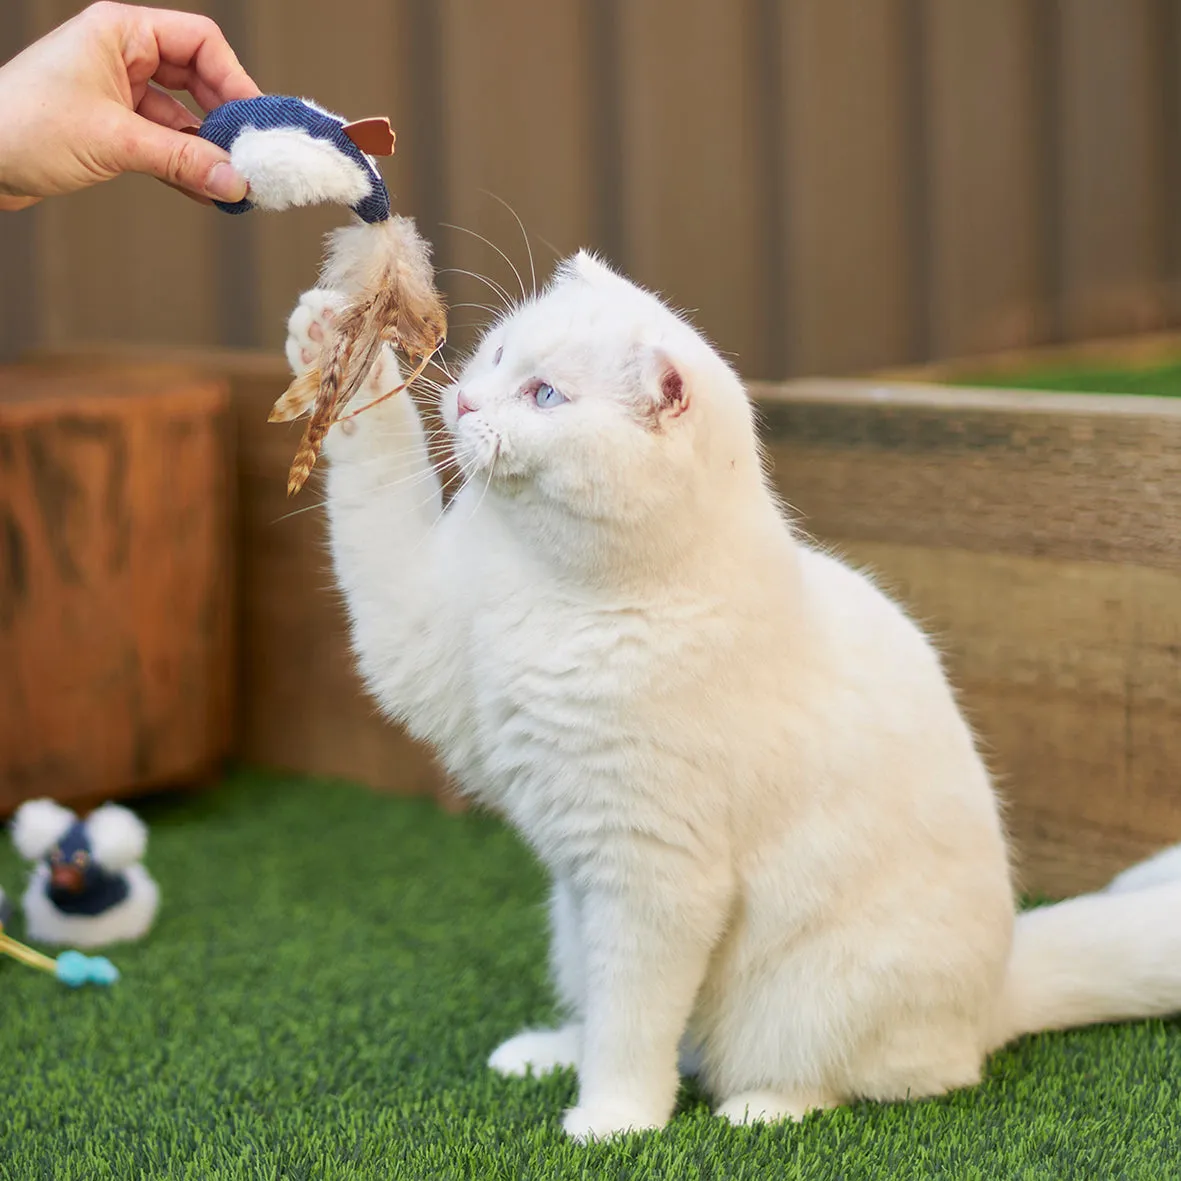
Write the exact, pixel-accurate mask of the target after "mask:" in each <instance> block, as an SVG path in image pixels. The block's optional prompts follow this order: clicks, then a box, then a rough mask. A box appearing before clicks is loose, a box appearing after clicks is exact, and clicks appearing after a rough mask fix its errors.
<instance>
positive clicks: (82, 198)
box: [0, 0, 1181, 378]
mask: <svg viewBox="0 0 1181 1181" xmlns="http://www.w3.org/2000/svg"><path fill="white" fill-rule="evenodd" d="M188 6H189V7H191V8H195V9H199V10H202V11H204V12H207V13H208V14H209V15H211V16H213V17H214V18H216V19H217V20H218V21H219V22H220V23H221V25H222V27H223V28H224V30H225V31H226V33H227V35H228V36H229V38H230V39H231V41H232V42H233V44H234V45H235V47H236V48H237V50H238V52H239V55H240V56H241V58H242V59H243V61H244V63H245V65H246V66H247V68H248V69H249V70H250V71H251V72H252V74H253V75H254V77H255V78H256V79H257V81H258V82H259V84H260V85H261V86H262V88H263V89H264V90H266V91H271V92H279V93H295V94H300V95H304V96H307V97H310V98H314V99H315V100H317V101H318V102H320V103H322V104H323V105H326V106H328V107H330V108H332V109H334V110H336V111H338V112H340V113H342V114H344V115H346V116H347V117H349V118H359V117H362V116H366V115H374V114H389V116H390V117H391V119H392V122H393V125H394V127H395V128H396V130H397V135H398V144H397V154H396V156H395V157H394V158H393V159H391V160H389V161H386V162H385V172H386V176H387V179H388V181H389V183H390V188H391V191H392V193H393V195H394V198H395V203H396V207H397V209H398V210H399V211H400V212H402V213H406V214H411V215H413V216H415V217H417V218H418V219H419V221H420V223H421V224H422V226H423V228H424V230H425V232H426V233H427V235H428V236H429V237H430V238H431V239H432V240H433V241H434V242H435V244H436V250H437V257H438V260H439V265H440V267H441V268H444V274H443V275H442V276H441V279H442V283H443V285H444V287H445V289H446V290H447V292H448V294H449V295H450V297H451V299H452V301H453V302H454V303H457V304H460V303H478V304H487V305H489V306H491V305H493V304H495V302H496V300H495V296H494V295H493V293H492V292H491V291H490V289H488V288H487V287H486V286H483V285H481V284H480V283H479V282H478V281H477V280H474V279H471V278H469V277H467V276H465V275H462V274H458V273H455V272H450V271H449V270H448V268H453V267H454V268H463V269H466V270H470V271H475V272H480V273H484V274H488V275H490V276H492V277H493V278H494V279H495V280H496V281H498V282H500V283H503V284H505V285H506V286H508V287H509V288H510V289H514V290H515V289H516V284H517V281H516V279H515V278H514V277H513V275H512V272H511V270H510V269H509V268H508V267H507V266H506V264H505V263H504V262H503V260H501V259H500V258H499V257H498V256H497V254H496V253H495V252H494V251H493V250H492V249H490V248H489V247H487V246H486V245H484V244H483V243H481V242H480V241H478V240H477V239H476V238H474V237H471V236H470V235H469V234H468V233H465V232H463V231H462V230H457V229H452V228H447V227H448V226H451V225H454V226H460V227H464V230H468V231H473V232H475V233H478V234H482V235H484V236H485V237H487V238H489V239H491V240H492V241H493V242H494V243H495V244H496V245H497V246H498V247H500V249H502V250H504V251H505V252H506V253H507V254H508V255H510V256H511V258H512V259H513V261H514V262H515V264H516V266H517V268H518V270H519V271H520V272H521V273H522V275H523V276H524V279H525V282H526V284H528V283H529V282H530V277H529V263H528V258H527V253H526V249H525V246H524V243H523V240H522V238H521V234H520V231H519V229H518V227H517V225H516V222H515V221H514V219H513V217H512V215H511V214H510V213H509V212H508V210H506V208H504V206H502V205H501V204H500V203H499V202H498V201H497V200H496V199H495V198H499V199H500V200H502V201H504V202H507V203H508V204H509V205H510V206H511V207H512V208H513V209H514V210H515V211H516V213H517V214H519V216H520V218H521V220H522V221H523V223H524V225H525V227H526V229H527V231H528V233H529V237H530V241H531V243H532V248H533V254H534V258H535V263H536V269H537V272H538V277H539V278H540V277H541V276H542V275H544V274H548V272H549V271H550V269H551V267H552V265H553V262H554V258H555V252H556V253H559V254H566V253H568V252H570V251H573V250H574V249H576V248H578V247H580V246H589V247H592V248H594V249H596V250H598V251H600V252H601V253H603V254H604V255H605V256H606V257H607V258H608V259H610V260H611V261H613V262H614V263H616V264H618V265H619V266H621V267H622V268H623V269H624V270H626V271H627V272H628V273H629V274H630V275H631V276H633V277H634V278H636V279H638V280H639V281H641V282H643V283H645V284H647V285H651V286H653V287H655V288H657V289H659V290H660V291H661V292H663V293H664V294H665V295H666V296H667V297H669V298H670V299H671V300H672V301H674V302H675V303H676V304H678V305H680V306H682V307H685V308H688V309H691V310H692V311H693V313H694V316H695V318H696V320H697V322H698V323H699V325H700V326H701V327H702V328H703V329H704V330H705V331H706V333H707V334H708V335H709V336H711V338H713V339H714V340H715V342H716V343H717V344H718V345H719V347H720V348H722V349H724V350H726V351H728V352H730V353H732V354H734V355H735V358H736V361H737V364H738V366H739V368H740V369H741V371H742V372H743V373H744V374H745V375H746V376H748V377H751V378H784V377H788V376H795V375H801V374H815V373H850V372H856V371H862V370H866V369H871V368H874V367H880V366H890V365H896V364H904V363H912V362H917V361H923V360H927V359H932V358H941V357H949V356H963V355H968V354H976V353H982V352H988V351H992V350H997V349H1004V348H1012V347H1019V346H1025V345H1031V344H1038V343H1042V342H1051V341H1069V340H1076V339H1079V338H1083V337H1090V336H1096V335H1110V334H1118V333H1124V332H1131V331H1139V330H1145V329H1153V328H1158V327H1162V326H1167V325H1171V324H1174V323H1176V321H1177V320H1178V315H1179V310H1181V291H1179V288H1178V281H1179V277H1181V275H1179V270H1181V241H1179V233H1181V230H1179V223H1178V217H1177V211H1178V209H1179V208H1181V191H1179V189H1181V171H1179V168H1181V165H1179V161H1181V79H1179V77H1178V58H1179V55H1181V4H1179V3H1178V0H1061V2H1059V3H1053V2H1051V0H725V2H723V0H512V2H501V3H482V4H480V3H474V2H471V0H469V2H466V3H465V2H463V0H333V2H332V3H324V2H323V0H190V2H189V5H188ZM80 7H82V5H81V4H79V3H76V2H75V0H3V18H2V20H0V56H3V57H7V56H9V55H10V54H11V53H13V52H15V51H16V50H17V49H18V48H19V47H21V46H22V45H23V44H25V43H27V42H28V41H29V40H31V39H32V38H34V37H35V36H37V35H39V34H41V33H43V32H45V31H46V30H48V29H49V28H50V27H52V26H53V25H55V24H57V23H59V22H60V21H61V20H63V19H65V18H66V17H67V16H69V15H70V14H71V13H73V12H74V11H76V10H77V9H79V8H80ZM490 194H494V195H495V196H492V195H490ZM342 220H343V211H342V210H338V209H328V210H323V209H321V210H312V211H298V212H294V213H290V214H284V215H282V216H276V215H262V214H258V215H254V216H249V217H245V218H230V217H227V216H224V215H222V214H219V213H217V212H215V211H212V210H209V209H205V208H200V207H198V206H195V205H190V204H189V203H188V202H185V201H183V200H180V199H178V198H177V195H176V194H175V193H173V192H171V191H169V190H167V189H165V188H163V187H162V186H160V185H158V184H156V183H155V182H152V181H150V180H147V179H141V178H130V179H125V180H122V181H120V182H118V183H117V184H114V185H109V186H103V187H102V188H101V189H98V190H93V191H90V192H86V193H82V194H79V195H77V196H74V197H69V198H66V199H60V200H56V201H52V202H49V203H47V204H45V205H44V206H42V207H41V208H38V209H36V210H33V211H30V212H28V213H25V214H21V215H9V216H7V217H5V218H3V219H0V260H2V272H0V353H3V354H5V355H9V356H11V355H14V354H15V353H17V352H18V351H20V350H21V349H23V348H25V347H28V346H30V345H31V346H48V347H57V346H61V345H73V344H77V343H85V342H89V341H97V340H102V341H129V342H138V343H150V344H170V345H173V344H175V345H196V346H204V345H230V346H256V347H262V348H265V349H267V350H272V351H275V352H276V353H278V352H279V350H280V349H281V346H282V336H283V323H284V319H285V316H286V314H287V311H288V310H289V308H290V307H291V306H292V304H293V303H294V301H295V299H296V297H297V295H298V293H299V292H300V291H301V290H302V289H304V288H306V287H308V286H310V285H311V284H312V283H313V281H314V279H315V275H316V269H317V266H318V264H319V261H320V257H321V241H320V236H321V234H322V232H323V231H325V230H327V229H328V228H330V227H331V226H333V225H336V224H339V223H340V222H341V221H342ZM484 314H485V313H484V312H483V311H482V310H481V309H479V308H457V310H456V312H455V315H454V317H453V318H454V321H455V324H456V325H457V326H463V325H466V324H469V323H471V322H474V321H478V320H479V319H481V318H482V317H483V316H484ZM459 335H460V333H459V332H456V333H454V334H453V336H459Z"/></svg>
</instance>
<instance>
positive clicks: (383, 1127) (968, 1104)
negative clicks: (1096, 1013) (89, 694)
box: [0, 774, 1181, 1181]
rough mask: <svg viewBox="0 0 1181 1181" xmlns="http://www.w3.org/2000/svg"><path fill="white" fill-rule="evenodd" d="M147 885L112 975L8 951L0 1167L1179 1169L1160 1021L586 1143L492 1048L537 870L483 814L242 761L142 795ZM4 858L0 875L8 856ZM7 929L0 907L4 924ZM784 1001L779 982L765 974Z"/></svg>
mask: <svg viewBox="0 0 1181 1181" xmlns="http://www.w3.org/2000/svg"><path fill="white" fill-rule="evenodd" d="M140 811H141V814H143V815H144V816H145V818H146V819H147V820H148V822H149V824H150V825H151V841H150V847H149V857H148V863H149V866H150V868H151V869H152V871H153V872H154V873H155V874H156V876H157V877H158V879H159V881H160V883H161V887H162V893H163V905H162V908H161V913H160V917H159V919H158V922H157V926H156V928H155V929H154V930H153V931H152V932H151V933H150V935H149V936H148V938H147V939H146V940H145V941H144V942H143V943H141V944H139V945H135V946H131V947H127V948H120V949H115V950H112V951H111V952H110V954H111V958H112V959H114V960H115V962H116V963H117V964H118V965H119V967H120V968H121V969H122V971H123V973H124V977H123V979H122V980H121V981H120V982H119V983H118V984H117V985H116V986H115V987H114V988H113V989H111V990H110V991H107V992H104V991H99V990H93V989H88V990H85V991H80V992H72V991H70V990H68V989H66V988H65V987H64V986H62V985H59V984H57V983H56V982H55V981H53V980H51V979H50V978H49V977H47V976H43V975H42V974H40V973H38V972H34V971H31V970H29V969H27V968H23V967H20V966H18V965H16V964H12V963H8V962H7V961H5V962H2V963H0V978H2V980H3V985H2V987H3V989H4V992H5V994H6V995H5V998H4V1006H3V1009H2V1010H0V1012H2V1013H3V1021H2V1024H0V1062H2V1063H3V1067H2V1069H0V1176H2V1177H4V1178H13V1179H19V1181H32V1179H35V1178H52V1179H53V1181H102V1179H103V1178H117V1179H118V1181H132V1179H139V1178H144V1179H152V1181H157V1179H160V1181H162V1179H171V1178H192V1179H194V1181H220V1179H221V1178H268V1179H278V1178H284V1179H288V1178H308V1179H313V1178H314V1179H316V1181H320V1179H325V1181H330V1179H337V1178H339V1179H344V1178H349V1179H352V1178H357V1179H368V1178H373V1179H375V1181H376V1179H378V1178H380V1179H381V1181H390V1179H394V1178H412V1179H414V1181H425V1179H428V1178H447V1179H450V1178H471V1179H473V1181H496V1179H500V1178H506V1179H507V1178H513V1179H516V1178H547V1179H548V1178H596V1179H597V1178H606V1179H611V1178H650V1177H656V1178H665V1177H667V1178H678V1179H682V1178H683V1179H685V1181H693V1179H695V1178H752V1179H753V1178H778V1177H784V1178H795V1177H800V1178H815V1179H817V1181H819V1179H821V1178H823V1179H829V1178H838V1177H841V1178H861V1177H865V1178H888V1179H894V1178H900V1179H909V1178H927V1177H946V1178H954V1179H955V1181H1000V1179H1009V1178H1022V1179H1031V1178H1053V1179H1055V1181H1061V1179H1064V1178H1071V1177H1079V1178H1088V1179H1092V1181H1094V1179H1098V1181H1104V1179H1108V1178H1144V1179H1146V1181H1147V1179H1152V1181H1161V1179H1163V1178H1170V1177H1176V1176H1178V1175H1181V1108H1179V1102H1181V1085H1179V1080H1181V1024H1179V1023H1177V1022H1159V1021H1153V1022H1145V1023H1143V1024H1140V1025H1135V1026H1128V1027H1123V1028H1100V1029H1092V1030H1085V1031H1079V1032H1073V1033H1069V1034H1053V1035H1044V1036H1041V1037H1036V1038H1031V1039H1028V1040H1026V1041H1024V1042H1022V1043H1021V1044H1019V1045H1017V1046H1016V1047H1014V1048H1013V1049H1011V1050H1008V1051H1006V1052H1004V1053H1001V1054H999V1055H997V1056H996V1057H995V1059H994V1060H993V1062H992V1065H991V1068H990V1071H989V1076H988V1079H987V1081H986V1082H985V1083H984V1085H982V1086H980V1087H978V1088H976V1089H974V1090H971V1091H967V1092H963V1093H960V1094H956V1095H953V1096H951V1097H948V1098H945V1099H941V1100H937V1101H929V1102H923V1103H915V1104H910V1105H906V1104H901V1105H896V1106H876V1105H872V1104H859V1105H857V1106H854V1107H851V1108H847V1109H844V1110H839V1111H833V1112H825V1113H822V1114H819V1115H815V1116H812V1117H810V1118H809V1119H808V1120H806V1121H805V1122H804V1123H803V1124H800V1125H797V1126H786V1127H770V1128H755V1129H733V1128H730V1127H729V1126H727V1125H724V1124H723V1123H721V1122H720V1121H718V1120H715V1119H714V1118H713V1117H711V1116H710V1114H709V1109H708V1107H707V1106H706V1105H705V1103H704V1102H703V1100H702V1098H701V1096H700V1095H699V1094H697V1093H696V1092H695V1091H694V1090H693V1089H692V1088H686V1089H685V1090H684V1091H683V1093H682V1099H681V1104H680V1108H679V1112H678V1114H677V1116H676V1118H675V1119H674V1121H673V1123H672V1124H671V1126H670V1127H669V1128H668V1129H666V1130H665V1131H663V1132H661V1133H658V1134H652V1135H647V1136H635V1137H631V1138H629V1139H627V1140H624V1141H622V1142H620V1143H616V1144H609V1145H597V1146H592V1147H590V1148H580V1147H578V1146H576V1145H573V1144H570V1143H567V1142H566V1140H565V1139H564V1138H563V1136H562V1133H561V1131H560V1129H559V1124H558V1120H559V1116H560V1113H561V1111H562V1109H563V1107H565V1106H566V1105H568V1104H569V1103H571V1102H572V1100H573V1097H574V1090H575V1084H574V1079H573V1077H572V1076H571V1075H570V1074H562V1075H560V1076H559V1077H556V1078H551V1079H549V1080H546V1081H534V1080H514V1081H508V1080H504V1079H500V1078H497V1077H495V1076H494V1075H492V1074H491V1073H490V1072H489V1071H488V1070H487V1069H486V1068H485V1066H484V1061H485V1059H486V1057H487V1055H488V1053H489V1051H490V1050H492V1049H493V1047H494V1046H496V1045H497V1043H498V1042H499V1041H500V1040H501V1039H502V1038H504V1037H506V1036H508V1035H510V1034H512V1033H515V1032H516V1031H517V1030H518V1029H520V1028H521V1027H522V1026H523V1025H524V1024H526V1023H527V1022H537V1021H545V1020H547V1019H549V1018H550V1017H551V1016H552V1011H551V1000H550V992H549V989H548V986H547V984H546V981H545V972H544V948H545V938H544V913H543V909H542V905H541V903H542V899H543V889H544V884H543V879H542V875H541V873H540V872H539V871H538V869H537V867H536V866H535V864H534V862H533V861H532V859H531V858H530V856H529V855H528V854H527V852H526V851H525V850H524V849H523V848H522V846H521V845H520V844H519V843H518V841H517V840H516V839H515V838H514V837H513V836H512V835H511V834H510V833H508V832H507V831H506V830H505V829H504V828H503V827H502V826H501V825H499V824H498V823H496V822H495V821H493V820H491V819H488V818H486V817H479V816H462V817H454V816H448V815H445V814H443V813H441V812H439V811H438V810H436V808H435V807H434V806H433V805H432V804H430V803H428V802H425V801H413V800H411V801H407V800H398V799H392V798H389V797H382V796H377V795H372V794H370V793H368V792H365V791H362V790H360V789H357V788H352V787H344V786H339V785H328V784H321V783H313V782H308V781H306V780H291V779H286V778H283V777H279V776H273V775H250V774H239V775H237V776H234V777H233V778H232V779H231V780H230V781H229V782H228V783H227V784H226V785H225V786H223V787H221V788H219V789H218V790H216V791H213V792H211V793H209V794H206V795H200V796H189V797H180V798H172V799H168V800H160V801H153V802H151V803H149V804H145V805H143V806H141V808H140ZM0 882H3V883H4V884H5V885H6V886H7V887H8V889H9V892H10V893H15V892H17V887H18V885H19V882H20V874H19V871H18V866H17V862H16V860H15V858H14V856H13V854H12V851H11V849H10V848H8V847H7V846H6V847H5V848H4V850H3V852H2V853H0ZM16 933H18V934H19V922H18V924H17V931H16ZM784 1003H785V1004H790V1003H791V998H790V997H785V998H784Z"/></svg>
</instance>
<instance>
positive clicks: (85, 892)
mask: <svg viewBox="0 0 1181 1181" xmlns="http://www.w3.org/2000/svg"><path fill="white" fill-rule="evenodd" d="M12 836H13V843H14V844H15V845H16V848H17V852H19V853H20V855H21V856H22V857H24V858H25V859H26V860H27V861H32V862H35V864H34V866H33V871H32V875H31V877H30V879H29V885H28V888H27V889H26V890H25V893H24V897H23V898H22V906H23V908H24V912H25V927H26V931H27V934H28V936H29V938H30V939H34V940H37V941H39V942H41V943H51V944H58V945H62V944H68V945H70V946H71V947H105V946H107V945H108V944H112V943H124V942H129V941H131V940H135V939H139V938H141V937H142V936H143V935H145V934H146V933H147V932H148V930H149V928H150V927H151V925H152V922H153V920H154V919H155V917H156V910H157V907H158V905H159V901H160V895H159V889H158V887H157V885H156V882H155V881H154V879H153V878H152V877H151V875H150V874H149V873H148V871H147V869H145V868H144V866H143V865H142V864H141V861H142V858H143V856H144V853H145V851H146V849H147V829H146V828H145V827H144V824H143V822H142V821H141V820H140V819H139V818H138V817H137V816H136V815H135V814H134V813H132V812H130V811H129V810H128V809H127V808H124V807H121V806H120V805H118V804H106V805H104V806H103V807H101V808H98V809H97V810H96V811H94V812H92V813H91V814H90V815H89V816H88V817H87V818H86V819H85V820H80V819H79V818H78V816H77V815H76V814H75V813H74V812H72V811H70V810H69V809H68V808H63V807H62V806H61V805H60V804H58V803H55V802H54V801H53V800H48V799H45V800H30V801H29V802H28V803H25V804H22V805H21V807H20V808H18V809H17V812H16V815H15V817H14V818H13V825H12Z"/></svg>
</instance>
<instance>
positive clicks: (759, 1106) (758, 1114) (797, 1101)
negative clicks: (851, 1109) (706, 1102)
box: [714, 1091, 840, 1124]
mask: <svg viewBox="0 0 1181 1181" xmlns="http://www.w3.org/2000/svg"><path fill="white" fill-rule="evenodd" d="M839 1106H840V1100H839V1099H835V1098H833V1097H832V1096H831V1095H825V1094H823V1093H821V1092H814V1093H804V1092H800V1093H799V1094H789V1093H787V1092H785V1091H744V1092H742V1093H741V1094H739V1095H732V1096H731V1097H730V1098H729V1099H727V1100H725V1102H723V1103H721V1104H719V1106H718V1109H717V1111H716V1112H715V1113H714V1114H715V1115H720V1116H721V1117H722V1118H723V1119H726V1120H729V1121H730V1123H732V1124H770V1123H782V1122H788V1121H795V1120H801V1119H803V1118H804V1116H806V1115H807V1114H808V1113H809V1112H810V1111H823V1110H825V1109H826V1108H829V1107H839Z"/></svg>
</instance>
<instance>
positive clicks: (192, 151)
mask: <svg viewBox="0 0 1181 1181" xmlns="http://www.w3.org/2000/svg"><path fill="white" fill-rule="evenodd" d="M128 117H129V119H130V120H131V121H132V122H131V125H130V126H129V127H128V128H126V129H125V138H124V143H125V145H126V146H125V149H124V158H123V159H122V160H121V161H119V163H120V165H121V167H122V170H123V171H125V172H143V173H146V174H147V175H148V176H154V177H156V178H157V179H158V180H162V181H164V182H165V183H166V184H170V185H173V186H174V187H176V188H181V189H187V190H189V192H192V193H200V194H202V195H203V196H206V197H213V198H214V199H215V200H218V201H227V202H235V201H241V200H242V198H243V197H245V196H246V181H245V179H244V178H243V177H242V176H241V175H240V174H239V173H237V172H235V171H234V169H233V167H232V166H231V164H230V157H229V155H228V154H227V153H226V152H224V151H223V150H222V149H221V148H219V147H218V146H217V145H216V144H211V143H210V142H209V141H208V140H204V139H201V138H200V136H197V135H191V134H187V133H185V132H183V131H173V130H172V129H171V128H169V127H161V126H160V125H159V124H158V123H153V122H151V120H149V119H144V118H142V117H141V116H139V115H132V114H130V113H129V115H128Z"/></svg>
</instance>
